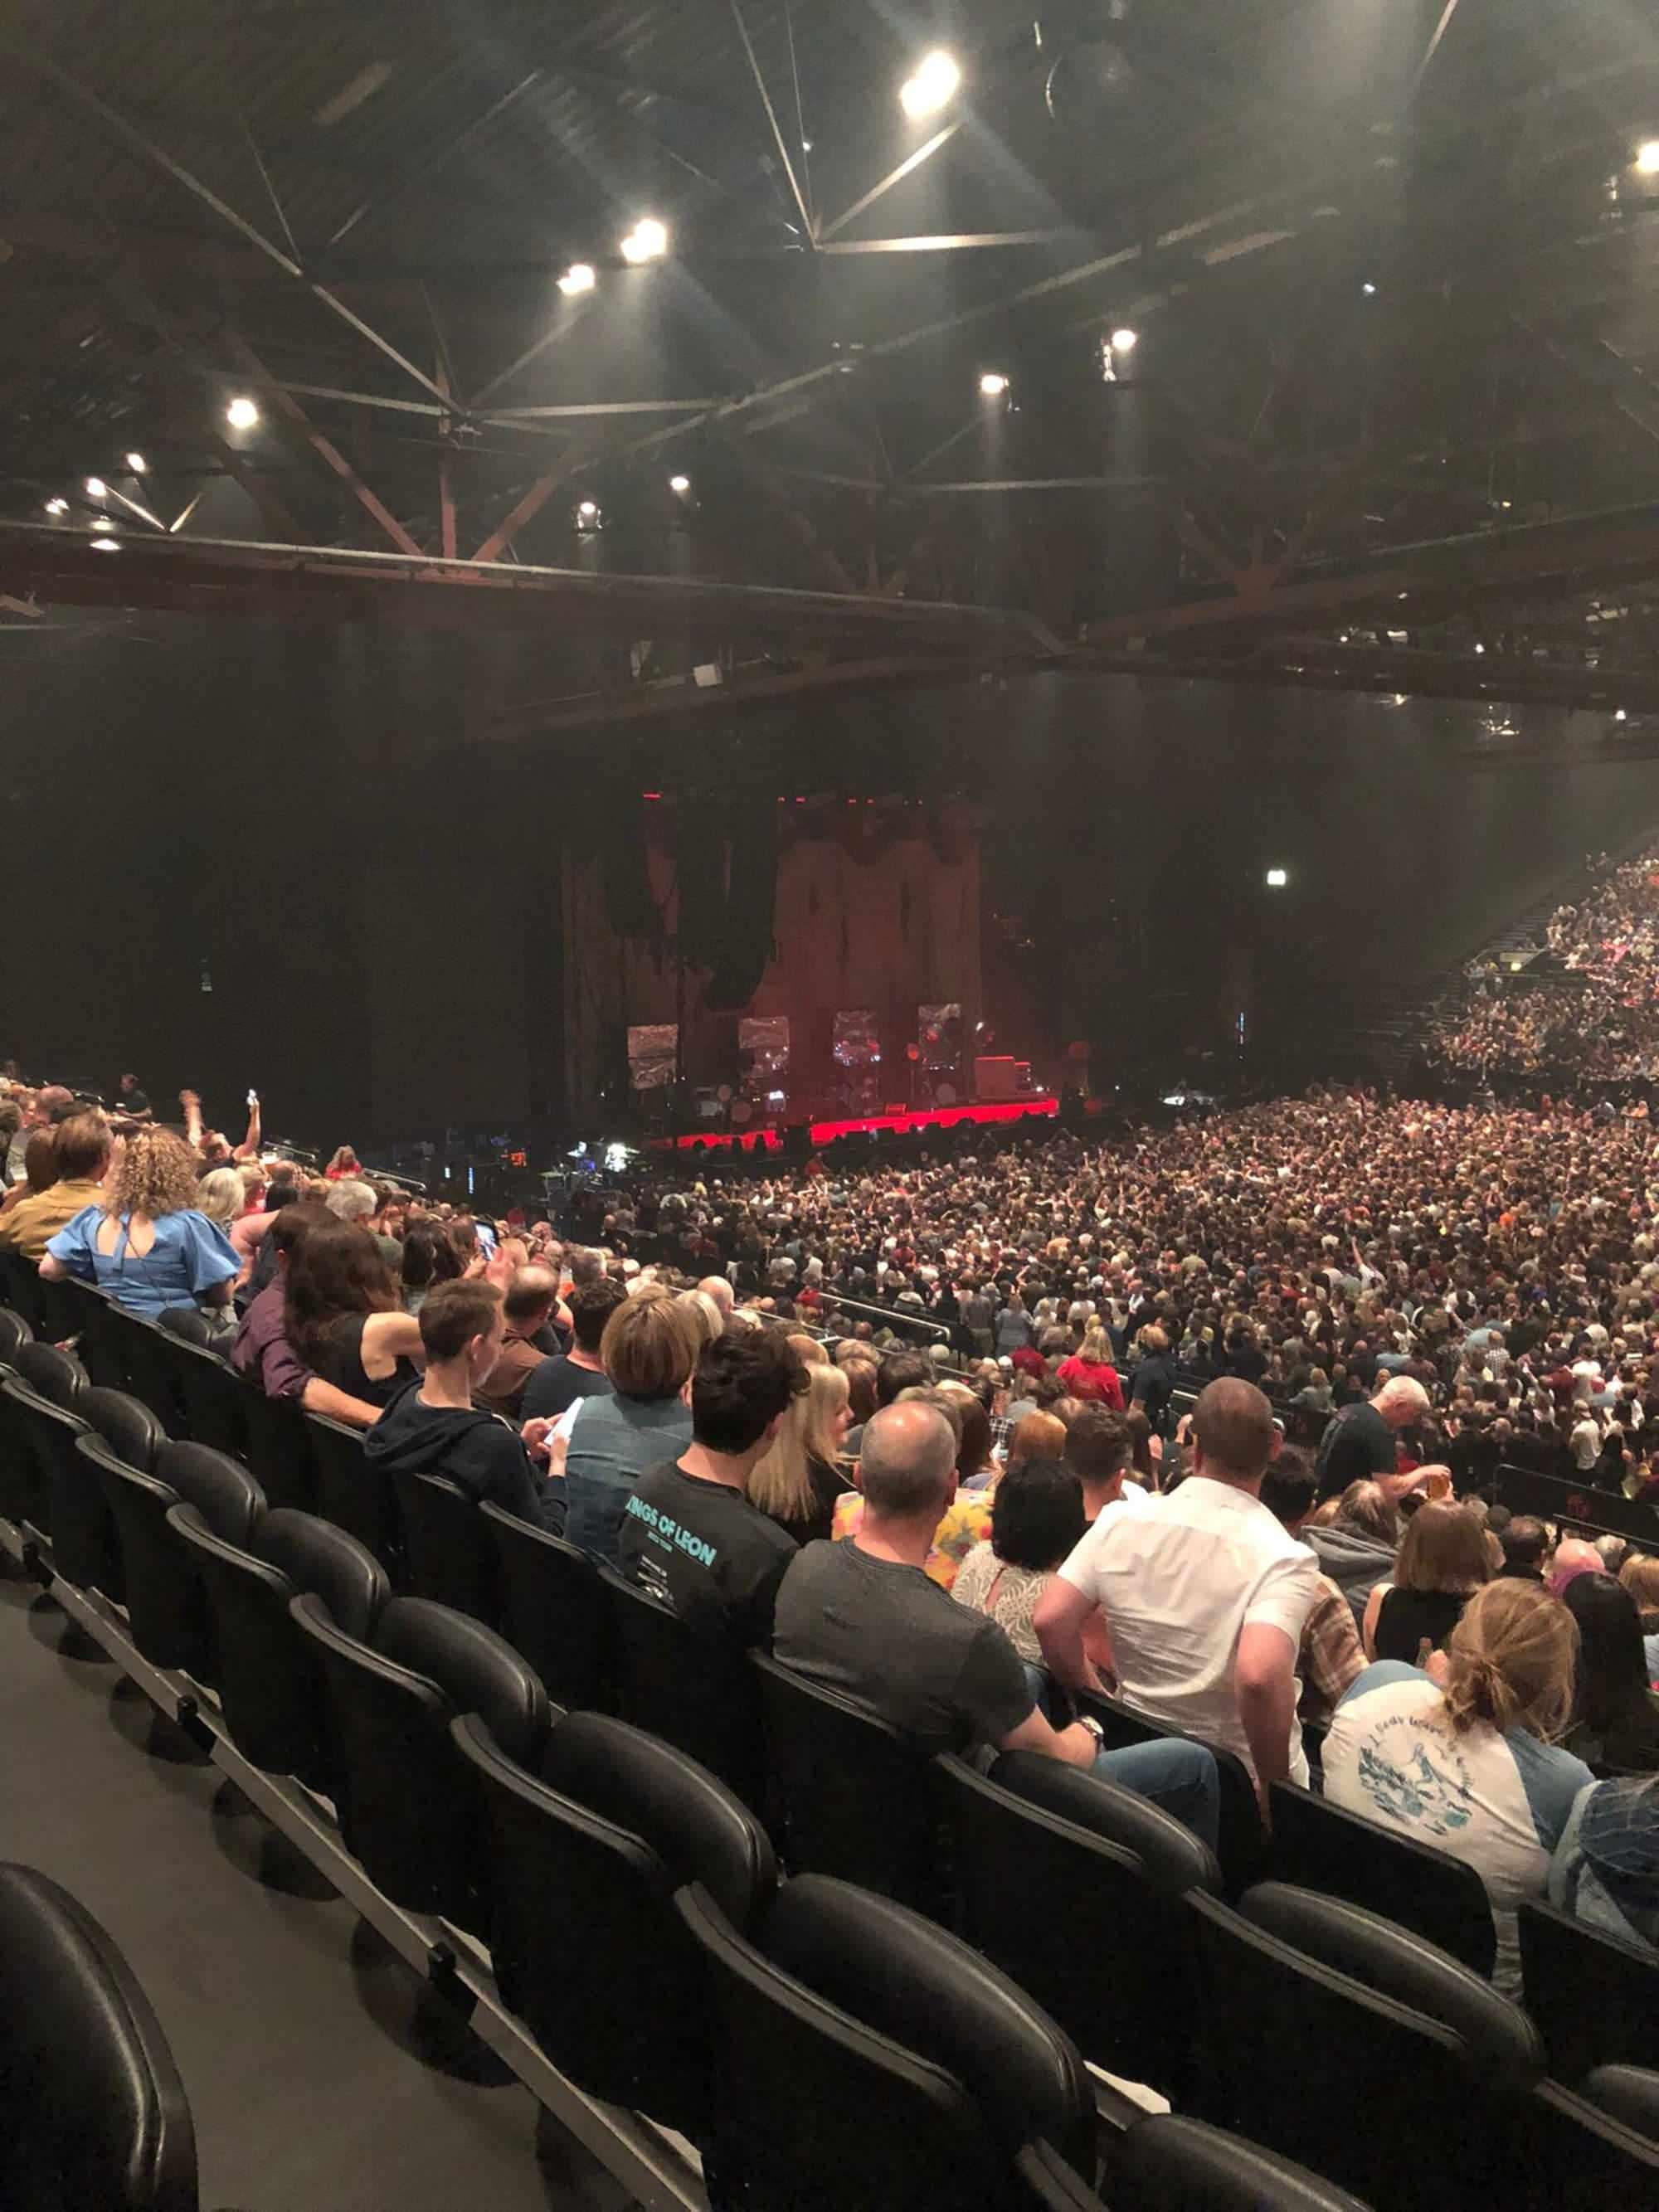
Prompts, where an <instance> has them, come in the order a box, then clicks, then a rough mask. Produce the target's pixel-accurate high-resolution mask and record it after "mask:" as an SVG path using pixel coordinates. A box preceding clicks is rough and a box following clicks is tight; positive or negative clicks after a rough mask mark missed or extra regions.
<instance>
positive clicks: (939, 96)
mask: <svg viewBox="0 0 1659 2212" xmlns="http://www.w3.org/2000/svg"><path fill="white" fill-rule="evenodd" d="M961 86H962V68H961V64H959V63H958V62H957V58H956V56H955V55H954V54H947V53H946V52H945V50H944V49H943V47H939V48H937V49H936V50H935V51H934V52H933V53H931V54H926V55H924V56H923V58H922V59H921V63H920V64H918V66H917V69H916V73H915V76H910V77H906V79H905V81H904V82H903V83H902V85H901V86H900V87H899V106H901V107H902V109H903V110H904V112H905V113H906V114H907V115H908V117H909V118H910V120H911V122H912V123H920V122H921V121H923V120H924V119H925V118H927V116H930V115H937V114H938V113H939V111H940V109H941V108H945V107H948V106H950V104H951V101H952V100H954V99H955V98H956V96H957V92H958V91H959V90H960V89H961Z"/></svg>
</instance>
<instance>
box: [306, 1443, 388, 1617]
mask: <svg viewBox="0 0 1659 2212" xmlns="http://www.w3.org/2000/svg"><path fill="white" fill-rule="evenodd" d="M303 1419H304V1424H305V1431H306V1437H307V1442H308V1443H309V1445H310V1451H311V1462H312V1465H313V1468H315V1470H316V1510H317V1512H318V1513H319V1516H321V1518H322V1519H323V1520H325V1521H331V1522H333V1523H334V1525H335V1527H336V1528H343V1529H344V1530H345V1532H346V1534H348V1535H349V1536H355V1537H356V1539H357V1541H358V1542H359V1543H360V1544H362V1546H363V1547H365V1549H366V1550H368V1551H371V1552H373V1553H374V1556H375V1558H376V1559H378V1560H379V1561H380V1565H382V1566H383V1567H384V1568H385V1569H386V1572H387V1573H388V1574H389V1575H391V1576H392V1579H393V1580H394V1581H395V1582H397V1583H398V1584H399V1586H400V1587H401V1584H402V1573H403V1569H402V1553H403V1542H402V1536H401V1533H400V1531H399V1528H398V1499H397V1494H396V1492H394V1490H393V1488H392V1478H391V1476H390V1475H389V1474H387V1473H386V1470H385V1468H379V1467H376V1466H375V1465H374V1462H373V1461H372V1460H371V1459H369V1458H368V1455H366V1454H365V1452H364V1450H363V1439H362V1431H361V1430H359V1429H354V1428H349V1427H348V1426H347V1425H346V1423H345V1422H343V1421H331V1420H329V1419H325V1417H324V1416H323V1415H322V1414H319V1413H307V1414H306V1415H305V1416H304V1417H303Z"/></svg>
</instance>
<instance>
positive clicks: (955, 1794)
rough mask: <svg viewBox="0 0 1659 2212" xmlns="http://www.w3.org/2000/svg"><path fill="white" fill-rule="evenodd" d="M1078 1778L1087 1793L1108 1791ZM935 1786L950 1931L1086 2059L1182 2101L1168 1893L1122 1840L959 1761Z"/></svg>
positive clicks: (1185, 1981) (1189, 2020)
mask: <svg viewBox="0 0 1659 2212" xmlns="http://www.w3.org/2000/svg"><path fill="white" fill-rule="evenodd" d="M1025 1755H1026V1756H1028V1757H1029V1756H1032V1755H1033V1754H1030V1753H1027V1754H1025ZM1012 1756H1016V1757H1018V1756H1019V1754H1018V1753H1015V1754H1012ZM1049 1764H1051V1765H1052V1764H1054V1762H1053V1761H1050V1762H1049ZM1079 1780H1080V1781H1081V1782H1082V1783H1083V1784H1084V1785H1085V1789H1087V1790H1090V1791H1091V1792H1095V1791H1098V1792H1105V1791H1106V1790H1110V1789H1111V1785H1110V1784H1107V1783H1101V1782H1097V1781H1096V1780H1095V1779H1094V1778H1093V1777H1092V1776H1090V1775H1087V1774H1083V1775H1080V1776H1079ZM935 1781H936V1783H937V1785H938V1788H939V1792H940V1797H941V1802H942V1803H943V1806H944V1808H945V1820H946V1826H947V1832H948V1835H949V1838H950V1860H949V1863H950V1866H951V1872H952V1874H953V1875H954V1877H955V1886H956V1896H957V1925H958V1927H959V1928H960V1930H961V1932H962V1934H963V1936H966V1937H967V1939H968V1941H969V1942H970V1943H971V1944H973V1946H974V1947H975V1949H976V1950H979V1951H982V1952H983V1953H984V1954H985V1955H986V1957H987V1959H991V1960H994V1961H995V1963H996V1964H997V1965H998V1966H1000V1967H1001V1969H1002V1971H1003V1972H1005V1973H1006V1974H1007V1975H1009V1976H1010V1977H1011V1978H1012V1979H1013V1980H1014V1981H1016V1982H1018V1984H1019V1985H1020V1987H1021V1988H1022V1989H1024V1990H1029V1991H1030V1994H1031V1996H1033V1997H1035V1998H1036V2001H1037V2002H1038V2003H1039V2004H1040V2005H1042V2007H1043V2008H1044V2009H1045V2010H1046V2011H1048V2012H1049V2013H1051V2014H1052V2015H1053V2016H1054V2019H1055V2020H1056V2021H1059V2023H1060V2026H1061V2027H1063V2028H1064V2029H1065V2031H1066V2033H1067V2034H1068V2035H1069V2036H1070V2037H1071V2039H1072V2040H1073V2042H1074V2043H1075V2044H1076V2045H1077V2046H1078V2048H1079V2050H1080V2051H1082V2052H1083V2055H1084V2056H1085V2058H1089V2059H1092V2060H1093V2062H1094V2063H1095V2064H1096V2065H1097V2066H1102V2067H1104V2068H1105V2069H1107V2071H1108V2072H1109V2073H1113V2074H1119V2075H1125V2076H1127V2078H1128V2079H1129V2080H1131V2081H1146V2082H1150V2083H1151V2084H1152V2087H1154V2088H1156V2089H1158V2090H1160V2091H1161V2092H1162V2093H1164V2095H1165V2096H1167V2097H1170V2098H1172V2099H1174V2100H1176V2101H1177V2102H1179V2101H1181V2100H1183V2099H1184V2097H1185V2094H1186V2091H1187V2087H1188V2079H1189V2075H1190V2072H1191V2068H1192V2063H1193V2054H1194V2046H1195V2043H1196V2038H1197V2027H1198V2014H1199V2008H1200V1996H1199V1985H1198V1953H1197V1945H1196V1942H1195V1940H1194V1933H1193V1923H1192V1920H1191V1918H1190V1917H1189V1916H1188V1914H1187V1913H1185V1912H1183V1911H1182V1909H1181V1901H1180V1899H1179V1897H1178V1896H1176V1895H1172V1894H1171V1893H1169V1892H1167V1891H1165V1890H1163V1889H1160V1888H1158V1887H1155V1886H1154V1885H1153V1884H1152V1883H1151V1882H1149V1881H1146V1879H1145V1877H1144V1876H1143V1875H1142V1873H1141V1868H1140V1863H1139V1860H1138V1859H1137V1858H1136V1857H1135V1856H1134V1854H1133V1852H1132V1851H1130V1850H1126V1849H1125V1848H1124V1847H1123V1846H1122V1845H1121V1844H1115V1843H1113V1842H1110V1841H1109V1840H1108V1839H1107V1838H1106V1837H1104V1836H1103V1835H1102V1834H1100V1833H1098V1832H1097V1831H1095V1830H1094V1829H1093V1828H1092V1827H1086V1828H1085V1827H1084V1826H1081V1825H1080V1824H1079V1823H1078V1822H1077V1821H1074V1820H1063V1819H1060V1817H1058V1816H1057V1815H1056V1814H1053V1813H1048V1812H1044V1811H1042V1810H1041V1809H1040V1808H1038V1807H1037V1806H1036V1805H1033V1804H1030V1803H1028V1802H1026V1801H1025V1800H1024V1798H1022V1797H1018V1796H1015V1794H1014V1793H1013V1792H1012V1790H1005V1789H1003V1788H1002V1787H1000V1784H997V1783H995V1782H994V1781H990V1780H987V1778H985V1777H984V1776H982V1775H980V1774H977V1773H975V1771H974V1770H973V1768H972V1767H970V1766H969V1765H965V1764H964V1763H963V1760H961V1759H957V1758H954V1757H950V1756H946V1757H945V1758H942V1759H939V1762H938V1764H937V1766H936V1768H935ZM1112 1794H1113V1795H1114V1796H1127V1795H1128V1794H1129V1793H1128V1792H1127V1791H1118V1790H1113V1791H1112Z"/></svg>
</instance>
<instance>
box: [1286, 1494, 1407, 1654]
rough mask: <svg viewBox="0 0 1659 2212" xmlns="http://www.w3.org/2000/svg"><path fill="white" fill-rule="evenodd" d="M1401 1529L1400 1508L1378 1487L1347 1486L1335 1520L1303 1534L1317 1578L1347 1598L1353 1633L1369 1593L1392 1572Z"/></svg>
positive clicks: (1363, 1612) (1360, 1619) (1362, 1618)
mask: <svg viewBox="0 0 1659 2212" xmlns="http://www.w3.org/2000/svg"><path fill="white" fill-rule="evenodd" d="M1403 1528H1404V1523H1403V1522H1401V1518H1400V1510H1399V1508H1398V1507H1397V1506H1396V1505H1395V1504H1393V1503H1392V1501H1391V1500H1390V1499H1389V1496H1388V1493H1387V1492H1386V1491H1384V1489H1383V1486H1382V1485H1381V1484H1380V1483H1376V1482H1351V1483H1350V1484H1349V1485H1348V1486H1347V1488H1346V1490H1345V1491H1344V1492H1343V1493H1342V1496H1341V1498H1340V1501H1339V1503H1338V1504H1337V1508H1336V1515H1335V1517H1334V1519H1333V1520H1331V1521H1328V1522H1326V1523H1325V1524H1324V1526H1323V1527H1322V1528H1318V1527H1316V1528H1307V1529H1305V1530H1304V1533H1303V1541H1304V1543H1305V1544H1307V1545H1309V1546H1310V1547H1311V1548H1312V1551H1313V1554H1314V1557H1315V1558H1316V1559H1317V1560H1318V1562H1319V1565H1320V1570H1321V1571H1322V1573H1324V1574H1326V1575H1328V1576H1329V1577H1330V1579H1331V1580H1332V1581H1333V1582H1334V1583H1335V1584H1336V1586H1337V1588H1338V1589H1340V1591H1341V1592H1342V1595H1344V1597H1346V1599H1347V1601H1348V1604H1349V1606H1350V1607H1351V1609H1352V1613H1353V1622H1354V1626H1355V1628H1356V1629H1357V1628H1358V1627H1359V1626H1360V1625H1361V1623H1362V1622H1363V1621H1364V1618H1365V1608H1366V1607H1367V1605H1369V1603H1370V1595H1371V1592H1372V1591H1373V1590H1374V1589H1376V1587H1377V1585H1378V1584H1379V1583H1386V1582H1387V1581H1389V1578H1390V1577H1391V1576H1392V1575H1393V1573H1394V1563H1395V1553H1397V1552H1398V1550H1399V1548H1400V1539H1401V1534H1402V1533H1403Z"/></svg>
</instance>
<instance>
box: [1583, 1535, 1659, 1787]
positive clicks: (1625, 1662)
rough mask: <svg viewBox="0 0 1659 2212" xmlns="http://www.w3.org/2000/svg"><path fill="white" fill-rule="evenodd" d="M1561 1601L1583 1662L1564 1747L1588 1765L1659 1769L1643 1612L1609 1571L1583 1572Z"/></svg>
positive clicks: (1656, 1707) (1656, 1706)
mask: <svg viewBox="0 0 1659 2212" xmlns="http://www.w3.org/2000/svg"><path fill="white" fill-rule="evenodd" d="M1561 1602H1562V1603H1563V1604H1564V1605H1565V1607H1566V1608H1567V1611H1568V1612H1569V1613H1571V1615H1572V1617H1573V1619H1574V1620H1575V1621H1576V1622H1577V1624H1578V1666H1577V1691H1576V1695H1575V1698H1574V1701H1573V1712H1572V1727H1571V1729H1570V1731H1569V1732H1568V1735H1567V1736H1566V1739H1565V1741H1566V1747H1567V1749H1568V1750H1569V1751H1571V1752H1575V1753H1577V1756H1578V1757H1579V1758H1580V1759H1583V1760H1584V1762H1585V1763H1586V1765H1590V1766H1618V1767H1623V1768H1625V1769H1626V1771H1631V1772H1634V1773H1642V1774H1651V1773H1653V1772H1654V1771H1656V1770H1659V1697H1655V1695H1654V1694H1653V1692H1652V1691H1651V1690H1650V1688H1649V1687H1648V1669H1647V1660H1646V1656H1645V1654H1644V1650H1643V1648H1642V1618H1641V1615H1640V1613H1638V1611H1637V1607H1636V1600H1635V1599H1634V1597H1632V1595H1631V1593H1630V1591H1629V1590H1627V1589H1626V1588H1625V1587H1624V1585H1623V1584H1622V1583H1616V1582H1615V1581H1614V1580H1613V1577H1612V1576H1611V1575H1606V1574H1601V1575H1577V1576H1575V1577H1574V1578H1573V1580H1572V1581H1571V1582H1570V1583H1568V1584H1567V1587H1566V1589H1565V1591H1564V1592H1563V1593H1562V1598H1561Z"/></svg>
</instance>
